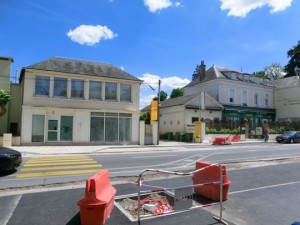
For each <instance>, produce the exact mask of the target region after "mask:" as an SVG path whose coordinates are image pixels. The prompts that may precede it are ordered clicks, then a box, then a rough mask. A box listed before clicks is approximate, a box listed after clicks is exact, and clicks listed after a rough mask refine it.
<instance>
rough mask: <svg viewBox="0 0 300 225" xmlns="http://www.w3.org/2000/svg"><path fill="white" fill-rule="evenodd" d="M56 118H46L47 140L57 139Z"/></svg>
mask: <svg viewBox="0 0 300 225" xmlns="http://www.w3.org/2000/svg"><path fill="white" fill-rule="evenodd" d="M57 126H58V120H48V141H57Z"/></svg>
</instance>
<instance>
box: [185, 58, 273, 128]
mask: <svg viewBox="0 0 300 225" xmlns="http://www.w3.org/2000/svg"><path fill="white" fill-rule="evenodd" d="M200 92H205V93H208V94H209V95H210V96H211V97H213V98H214V99H215V100H216V101H217V102H219V103H220V104H221V105H222V106H223V107H224V109H223V111H222V118H223V119H224V118H227V119H228V120H230V121H236V120H241V119H245V118H247V119H250V120H251V121H252V123H251V124H252V125H253V126H259V125H260V124H262V121H263V120H268V121H274V120H275V107H274V104H273V100H274V95H273V92H274V87H273V84H272V82H270V81H269V80H264V79H261V78H259V77H256V76H254V75H250V74H246V73H242V72H238V71H235V70H231V69H226V68H222V67H219V66H212V67H211V68H209V69H208V70H207V71H206V70H205V65H204V62H203V61H202V62H201V65H200V70H199V74H198V76H197V77H196V78H195V79H194V80H193V81H192V82H191V83H189V84H188V85H186V86H185V87H184V94H185V95H191V94H197V93H200ZM220 119H221V118H220Z"/></svg>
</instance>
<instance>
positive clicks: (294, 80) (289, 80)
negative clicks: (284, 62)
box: [273, 76, 300, 88]
mask: <svg viewBox="0 0 300 225" xmlns="http://www.w3.org/2000/svg"><path fill="white" fill-rule="evenodd" d="M273 85H274V87H275V88H285V87H294V86H299V85H300V80H299V76H292V77H286V78H281V79H278V80H274V81H273Z"/></svg>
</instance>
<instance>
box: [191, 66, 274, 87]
mask: <svg viewBox="0 0 300 225" xmlns="http://www.w3.org/2000/svg"><path fill="white" fill-rule="evenodd" d="M214 79H229V80H236V81H241V82H248V83H254V84H262V85H267V84H269V83H266V82H263V80H262V79H261V78H259V77H256V76H254V75H251V74H249V73H243V72H239V71H237V70H233V69H229V68H224V67H220V66H215V65H213V66H212V67H210V68H209V69H208V70H206V71H205V78H204V79H203V80H201V81H200V76H197V77H196V79H194V80H192V81H191V82H190V83H189V84H187V85H186V86H185V87H191V86H194V85H197V84H199V83H204V82H207V81H210V80H214ZM269 86H270V85H269Z"/></svg>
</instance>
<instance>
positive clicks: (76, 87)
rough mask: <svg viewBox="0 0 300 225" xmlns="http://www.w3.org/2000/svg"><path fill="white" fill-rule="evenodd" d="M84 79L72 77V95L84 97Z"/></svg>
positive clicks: (73, 96)
mask: <svg viewBox="0 0 300 225" xmlns="http://www.w3.org/2000/svg"><path fill="white" fill-rule="evenodd" d="M83 91H84V81H83V80H79V79H72V88H71V97H72V98H83V97H84V93H83Z"/></svg>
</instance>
